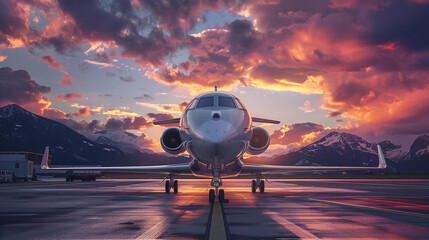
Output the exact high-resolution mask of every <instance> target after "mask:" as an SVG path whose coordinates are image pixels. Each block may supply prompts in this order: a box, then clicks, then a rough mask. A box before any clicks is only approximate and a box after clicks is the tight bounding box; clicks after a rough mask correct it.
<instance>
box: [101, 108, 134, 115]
mask: <svg viewBox="0 0 429 240" xmlns="http://www.w3.org/2000/svg"><path fill="white" fill-rule="evenodd" d="M103 114H104V115H112V116H139V115H138V114H137V113H135V112H129V111H122V110H120V109H116V108H114V109H109V110H107V111H104V112H103Z"/></svg>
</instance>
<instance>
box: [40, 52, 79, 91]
mask: <svg viewBox="0 0 429 240" xmlns="http://www.w3.org/2000/svg"><path fill="white" fill-rule="evenodd" d="M40 59H41V60H42V61H43V62H46V63H47V64H48V65H49V67H51V68H55V69H58V71H60V72H62V73H64V77H63V81H61V84H63V85H70V84H72V83H73V82H74V81H75V80H76V79H75V78H73V77H72V76H70V74H69V73H68V72H66V71H64V70H63V65H62V64H61V63H59V62H57V61H55V59H54V57H52V56H51V55H46V56H43V57H41V58H40Z"/></svg>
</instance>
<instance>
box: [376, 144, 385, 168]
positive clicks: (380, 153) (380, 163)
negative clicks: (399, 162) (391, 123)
mask: <svg viewBox="0 0 429 240" xmlns="http://www.w3.org/2000/svg"><path fill="white" fill-rule="evenodd" d="M377 150H378V168H382V169H384V168H386V167H387V164H386V159H384V155H383V150H382V149H381V147H380V145H377Z"/></svg>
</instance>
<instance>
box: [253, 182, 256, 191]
mask: <svg viewBox="0 0 429 240" xmlns="http://www.w3.org/2000/svg"><path fill="white" fill-rule="evenodd" d="M252 192H256V181H255V180H252Z"/></svg>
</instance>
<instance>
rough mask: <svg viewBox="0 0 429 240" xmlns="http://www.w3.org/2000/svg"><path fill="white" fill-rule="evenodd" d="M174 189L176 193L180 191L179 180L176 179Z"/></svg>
mask: <svg viewBox="0 0 429 240" xmlns="http://www.w3.org/2000/svg"><path fill="white" fill-rule="evenodd" d="M173 190H174V193H177V192H178V191H179V186H178V182H177V180H174V182H173Z"/></svg>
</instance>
